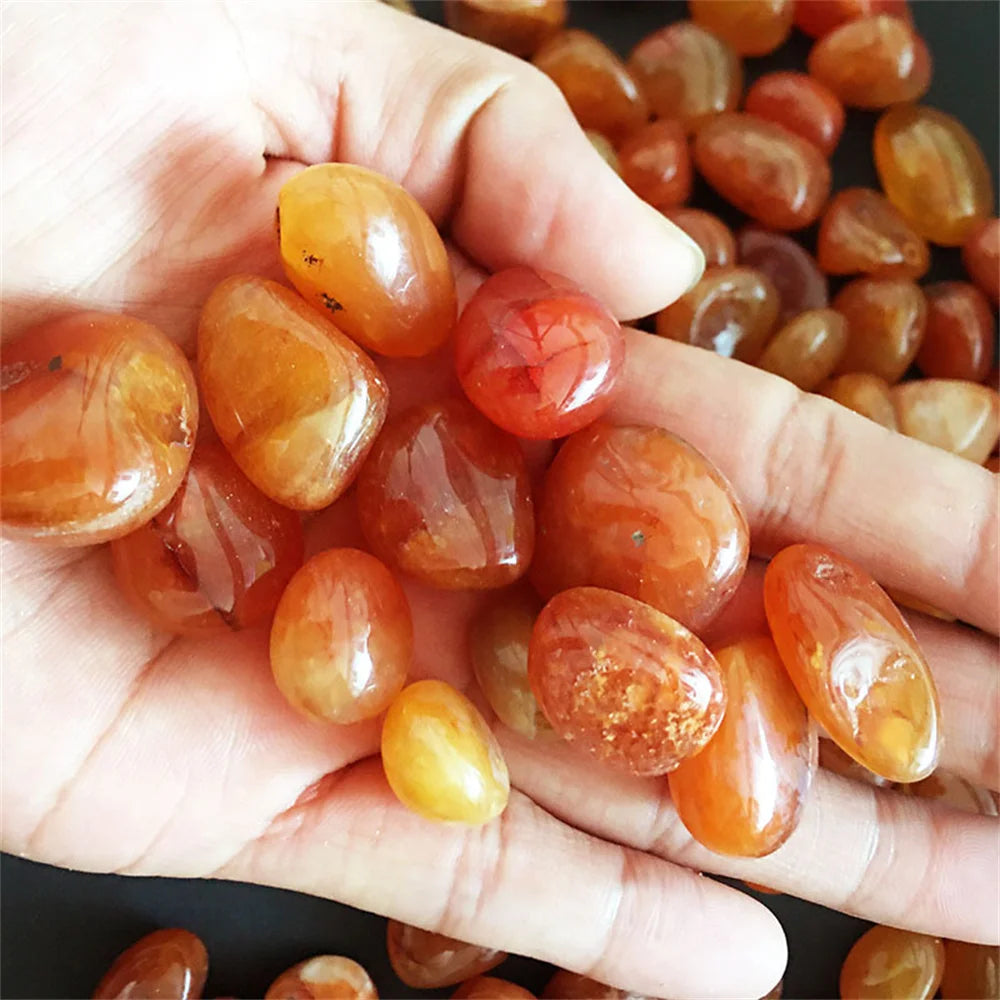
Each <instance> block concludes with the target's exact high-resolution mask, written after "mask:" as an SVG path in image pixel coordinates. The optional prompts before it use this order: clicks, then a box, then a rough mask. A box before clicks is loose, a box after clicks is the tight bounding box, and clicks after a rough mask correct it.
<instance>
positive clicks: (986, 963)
mask: <svg viewBox="0 0 1000 1000" xmlns="http://www.w3.org/2000/svg"><path fill="white" fill-rule="evenodd" d="M941 996H942V998H943V1000H996V998H997V997H1000V948H997V947H995V946H994V947H991V946H990V945H986V944H966V942H964V941H945V943H944V975H943V976H942V977H941Z"/></svg>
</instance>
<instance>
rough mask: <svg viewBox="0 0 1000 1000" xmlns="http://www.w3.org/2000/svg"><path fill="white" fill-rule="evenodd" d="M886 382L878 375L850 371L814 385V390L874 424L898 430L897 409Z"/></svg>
mask: <svg viewBox="0 0 1000 1000" xmlns="http://www.w3.org/2000/svg"><path fill="white" fill-rule="evenodd" d="M889 389H890V386H889V383H888V382H886V380H885V379H884V378H879V376H878V375H869V374H867V373H866V372H851V373H850V374H848V375H840V376H838V377H837V378H834V379H830V381H829V382H824V383H823V384H822V385H820V386H817V389H816V391H817V392H819V393H822V394H823V395H824V396H829V397H830V399H834V400H836V401H837V402H838V403H840V405H841V406H846V407H847V408H848V409H849V410H854V412H855V413H860V414H861V416H863V417H867V418H868V419H869V420H874V421H875V423H877V424H881V425H882V426H883V427H887V428H888V429H889V430H891V431H894V430H897V429H898V428H897V426H896V410H895V407H894V406H893V405H892V397H891V396H890V395H889Z"/></svg>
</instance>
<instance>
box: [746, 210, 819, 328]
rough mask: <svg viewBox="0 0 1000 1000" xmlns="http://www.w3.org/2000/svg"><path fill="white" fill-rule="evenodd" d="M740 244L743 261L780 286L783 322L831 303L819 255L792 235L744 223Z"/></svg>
mask: <svg viewBox="0 0 1000 1000" xmlns="http://www.w3.org/2000/svg"><path fill="white" fill-rule="evenodd" d="M736 246H737V253H738V255H739V260H740V263H741V264H742V265H743V266H744V267H752V268H753V269H754V270H755V271H759V272H760V273H761V274H763V275H765V277H767V278H768V280H770V282H771V284H772V285H774V287H775V288H776V289H777V291H778V301H779V303H780V306H779V311H778V322H779V323H787V322H788V321H789V320H791V319H794V318H795V317H796V316H798V315H799V313H802V312H805V311H806V310H807V309H825V308H826V307H827V305H828V304H829V302H830V294H829V289H828V287H827V281H826V277H825V275H824V274H823V272H822V271H820V269H819V265H818V264H817V263H816V258H815V257H813V255H812V254H811V253H809V251H808V250H806V249H805V247H803V246H802V244H801V243H799V242H798V241H797V240H795V239H793V238H792V237H791V236H788V235H786V234H785V233H772V232H771V231H770V230H769V229H764V228H763V227H761V226H744V227H743V229H741V230H740V232H739V234H738V235H737V237H736Z"/></svg>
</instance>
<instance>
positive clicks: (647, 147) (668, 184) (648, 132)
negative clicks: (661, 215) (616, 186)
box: [618, 118, 691, 212]
mask: <svg viewBox="0 0 1000 1000" xmlns="http://www.w3.org/2000/svg"><path fill="white" fill-rule="evenodd" d="M618 159H619V162H620V164H621V175H622V180H623V181H625V183H626V184H627V185H628V186H629V187H630V188H631V189H632V190H633V191H634V192H635V193H636V194H637V195H638V196H639V197H640V198H642V200H643V201H646V202H648V203H649V204H650V205H652V206H653V208H656V209H659V210H660V211H661V212H662V211H663V210H664V209H668V208H675V207H676V206H678V205H683V204H684V202H686V201H687V200H688V198H690V197H691V153H690V152H689V150H688V141H687V136H686V135H685V133H684V128H683V127H682V126H681V124H680V122H677V121H674V120H673V119H670V118H661V119H659V120H658V121H655V122H650V123H649V124H648V125H643V126H642V128H640V129H638V130H637V131H635V132H633V133H632V135H630V136H629V137H628V138H627V139H626V140H625V141H624V142H623V143H622V144H621V146H619V148H618Z"/></svg>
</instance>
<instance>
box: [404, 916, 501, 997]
mask: <svg viewBox="0 0 1000 1000" xmlns="http://www.w3.org/2000/svg"><path fill="white" fill-rule="evenodd" d="M386 947H387V949H388V952H389V963H390V964H391V965H392V969H393V972H395V973H396V975H397V976H399V978H400V979H402V980H403V982H404V983H406V985H407V986H412V987H413V988H414V989H416V990H436V989H438V988H439V987H441V986H454V985H455V983H460V982H462V981H463V980H466V979H473V978H475V977H476V976H480V975H482V974H483V973H484V972H489V970H490V969H493V968H496V966H498V965H499V964H500V963H501V962H502V961H503V960H504V959H505V958H506V957H507V953H506V952H505V951H497V950H496V949H495V948H483V947H481V946H480V945H478V944H467V943H466V942H465V941H459V940H457V939H456V938H450V937H447V936H446V935H444V934H435V933H433V931H425V930H421V929H420V928H419V927H413V926H411V925H410V924H403V923H400V922H399V921H398V920H390V921H389V926H388V928H387V929H386Z"/></svg>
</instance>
